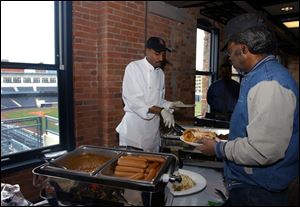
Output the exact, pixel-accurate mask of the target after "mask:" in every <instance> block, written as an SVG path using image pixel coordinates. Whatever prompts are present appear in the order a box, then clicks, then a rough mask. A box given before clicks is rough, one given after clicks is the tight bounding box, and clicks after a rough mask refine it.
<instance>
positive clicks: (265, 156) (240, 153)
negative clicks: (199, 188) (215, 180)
mask: <svg viewBox="0 0 300 207" xmlns="http://www.w3.org/2000/svg"><path fill="white" fill-rule="evenodd" d="M296 104H297V99H296V96H295V94H294V93H293V92H292V91H291V90H289V89H287V88H284V87H283V86H282V85H280V84H279V83H278V82H277V81H263V82H261V83H258V84H257V85H256V86H254V87H253V88H251V89H250V91H249V93H248V97H247V106H248V119H249V124H248V125H247V134H248V137H243V138H236V139H235V140H232V141H228V142H227V144H226V146H222V145H219V147H220V149H218V150H217V151H218V153H217V154H218V155H219V156H220V155H222V154H224V153H225V156H224V157H226V159H228V160H231V161H234V162H235V163H237V164H242V165H254V166H257V165H267V164H272V163H275V162H276V161H278V160H280V159H282V158H283V157H284V155H285V151H286V149H287V147H288V145H289V142H290V139H291V136H292V131H293V120H294V111H295V108H296ZM222 147H223V153H222V149H221V148H222Z"/></svg>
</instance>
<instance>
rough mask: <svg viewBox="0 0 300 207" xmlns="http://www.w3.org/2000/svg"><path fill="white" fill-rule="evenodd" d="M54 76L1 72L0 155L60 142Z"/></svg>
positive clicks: (46, 72) (48, 74)
mask: <svg viewBox="0 0 300 207" xmlns="http://www.w3.org/2000/svg"><path fill="white" fill-rule="evenodd" d="M57 104H58V92H57V74H56V72H51V71H39V70H23V69H3V68H2V69H1V156H4V155H7V154H11V153H17V152H21V151H27V150H31V149H36V148H41V147H44V146H49V145H53V144H58V143H59V134H58V131H59V125H58V118H57V117H58V107H57Z"/></svg>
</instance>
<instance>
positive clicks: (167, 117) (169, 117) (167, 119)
mask: <svg viewBox="0 0 300 207" xmlns="http://www.w3.org/2000/svg"><path fill="white" fill-rule="evenodd" d="M160 114H161V116H162V118H163V119H164V124H165V126H166V127H168V128H170V127H171V126H174V125H175V121H174V116H173V114H171V113H170V112H169V111H168V110H167V109H163V110H161V112H160Z"/></svg>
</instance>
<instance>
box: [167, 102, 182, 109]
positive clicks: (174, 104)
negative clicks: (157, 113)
mask: <svg viewBox="0 0 300 207" xmlns="http://www.w3.org/2000/svg"><path fill="white" fill-rule="evenodd" d="M182 105H184V103H183V102H182V101H174V102H171V104H170V109H174V108H176V107H179V106H182Z"/></svg>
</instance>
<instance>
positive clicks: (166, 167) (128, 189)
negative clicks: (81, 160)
mask: <svg viewBox="0 0 300 207" xmlns="http://www.w3.org/2000/svg"><path fill="white" fill-rule="evenodd" d="M85 153H94V154H96V155H99V156H109V157H110V159H109V160H108V161H106V162H105V163H103V164H101V165H100V166H98V167H96V168H95V169H94V170H93V171H92V172H91V173H87V172H84V171H80V170H76V169H75V170H74V169H69V168H70V165H69V163H68V161H70V160H73V159H74V157H76V156H80V155H81V154H85ZM128 155H135V156H155V157H161V158H164V159H165V162H164V163H163V164H162V165H161V167H160V169H159V171H158V172H157V174H156V176H155V177H154V178H153V179H152V180H151V181H146V180H134V179H124V178H122V177H116V176H114V175H113V169H114V167H115V166H116V163H117V160H118V159H119V158H120V157H121V156H128ZM52 162H54V163H56V164H59V165H64V166H66V167H67V169H62V168H59V167H55V166H52V165H51V164H49V163H45V164H43V165H41V166H38V167H36V168H35V169H33V171H32V172H33V184H34V186H36V187H40V188H41V192H43V195H44V196H45V197H47V192H49V191H47V189H49V188H50V189H52V190H51V192H52V193H51V194H48V196H50V197H53V192H54V195H55V197H57V199H58V200H60V201H65V203H67V204H69V205H70V204H74V203H76V204H82V205H87V204H88V205H90V204H95V203H96V204H97V203H99V202H100V203H105V202H112V204H116V203H121V204H127V205H153V204H154V203H156V204H159V205H163V203H162V202H163V199H162V198H163V197H164V188H165V186H166V184H167V182H168V181H169V180H173V181H174V180H176V179H180V178H178V177H175V176H174V175H173V172H174V171H175V170H176V169H175V168H176V167H177V162H178V161H177V158H176V157H175V156H174V155H173V154H167V153H147V152H142V151H130V150H122V149H118V148H105V147H97V146H82V147H79V148H77V149H75V150H74V151H72V152H69V153H67V154H65V155H63V156H61V157H59V158H57V159H55V160H52ZM71 167H72V166H71ZM132 195H136V196H135V197H134V198H133V197H132ZM136 197H138V199H137V198H136ZM104 201H105V202H104Z"/></svg>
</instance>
